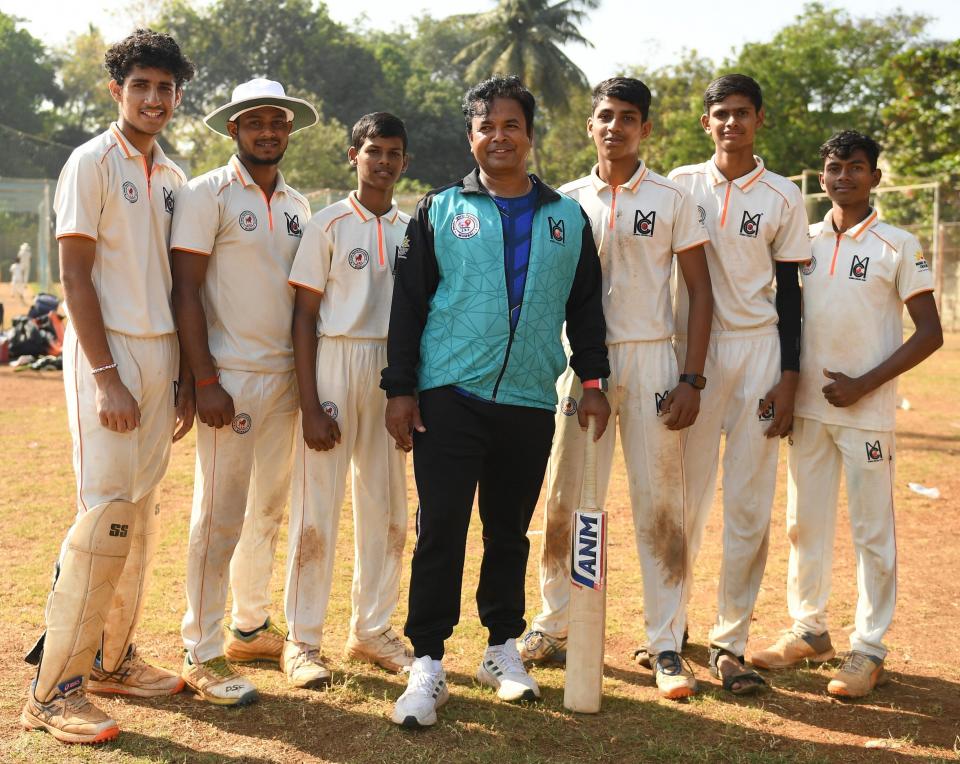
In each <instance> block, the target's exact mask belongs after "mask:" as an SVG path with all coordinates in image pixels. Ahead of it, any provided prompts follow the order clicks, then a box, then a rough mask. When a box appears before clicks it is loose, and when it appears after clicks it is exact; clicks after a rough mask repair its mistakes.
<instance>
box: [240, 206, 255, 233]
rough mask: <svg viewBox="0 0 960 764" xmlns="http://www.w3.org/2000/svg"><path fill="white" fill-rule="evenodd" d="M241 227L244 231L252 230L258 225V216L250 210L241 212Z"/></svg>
mask: <svg viewBox="0 0 960 764" xmlns="http://www.w3.org/2000/svg"><path fill="white" fill-rule="evenodd" d="M240 227H241V228H242V229H243V230H244V231H252V230H253V229H254V228H256V227H257V216H256V215H254V214H253V213H252V212H250V210H244V211H243V212H241V213H240Z"/></svg>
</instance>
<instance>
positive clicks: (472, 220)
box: [450, 212, 480, 239]
mask: <svg viewBox="0 0 960 764" xmlns="http://www.w3.org/2000/svg"><path fill="white" fill-rule="evenodd" d="M450 230H452V231H453V235H454V236H456V237H457V238H458V239H472V238H473V237H474V236H476V235H477V234H478V233H480V218H478V217H477V216H476V215H474V214H473V213H472V212H461V213H460V214H459V215H454V216H453V222H452V223H451V224H450Z"/></svg>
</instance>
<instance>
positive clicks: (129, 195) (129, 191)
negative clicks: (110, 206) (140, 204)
mask: <svg viewBox="0 0 960 764" xmlns="http://www.w3.org/2000/svg"><path fill="white" fill-rule="evenodd" d="M123 198H124V199H126V200H127V201H128V202H130V204H133V203H134V202H135V201H137V199H139V198H140V192H139V191H137V187H136V186H135V185H133V183H131V182H130V181H129V180H127V181H124V184H123Z"/></svg>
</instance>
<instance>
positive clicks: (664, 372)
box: [531, 162, 707, 653]
mask: <svg viewBox="0 0 960 764" xmlns="http://www.w3.org/2000/svg"><path fill="white" fill-rule="evenodd" d="M597 170H598V168H597V167H596V166H595V167H594V168H593V171H592V172H591V174H590V175H588V176H586V177H584V178H580V179H579V180H575V181H573V182H571V183H568V184H566V185H565V186H562V187H561V188H560V191H562V192H563V193H565V194H567V195H568V196H570V197H572V198H573V199H576V200H577V201H578V202H579V203H580V205H581V206H582V207H583V209H584V211H585V212H586V213H587V215H588V217H589V218H590V223H591V226H592V228H593V233H594V237H595V239H596V241H597V250H598V252H599V254H600V264H601V268H602V273H603V313H604V317H605V318H606V322H607V345H608V346H609V351H610V368H611V376H610V380H609V384H610V389H609V392H608V394H607V397H608V399H609V402H610V408H611V412H612V414H613V416H614V417H619V422H620V437H621V439H622V441H623V451H624V457H625V459H626V463H627V474H628V476H629V480H630V498H631V504H632V507H633V519H634V533H635V536H636V543H637V551H638V553H639V555H640V566H641V569H642V571H643V581H644V587H643V594H644V607H643V612H644V619H645V621H646V627H647V636H648V639H649V643H650V645H651V650H652V651H653V652H656V653H659V652H661V651H663V650H679V649H680V641H681V639H682V636H683V623H682V618H679V617H678V616H680V615H681V602H682V597H683V587H684V584H685V581H686V565H687V555H686V550H685V543H684V530H683V522H684V509H683V505H684V500H683V478H682V475H683V455H682V446H681V437H680V433H679V432H673V431H670V430H668V429H667V428H666V427H665V426H664V424H663V420H662V419H661V418H660V414H659V404H660V401H661V400H662V399H663V398H664V397H665V396H666V395H667V393H668V392H669V391H670V390H671V389H673V387H674V386H675V385H676V384H677V378H678V369H677V358H676V354H675V352H674V348H673V344H672V341H671V338H672V336H673V332H674V327H673V307H672V301H671V296H670V273H671V270H672V267H673V258H674V253H675V252H678V253H682V252H684V251H686V250H689V249H692V248H694V247H697V246H699V245H702V244H705V243H706V241H707V233H706V229H705V228H704V227H703V225H702V223H701V222H700V221H699V220H698V217H697V207H696V204H695V203H694V201H693V199H692V198H691V196H690V195H689V194H688V193H687V192H685V191H683V190H682V189H681V188H680V187H679V186H678V185H677V184H676V183H673V182H672V181H669V180H667V179H666V178H664V177H662V176H660V175H657V174H656V173H654V172H652V171H651V170H650V169H649V168H647V167H646V165H644V163H643V162H641V163H640V166H639V167H638V168H637V171H636V172H635V173H634V175H633V177H632V178H630V180H628V181H627V182H626V183H625V184H623V185H621V186H616V187H611V186H609V185H608V184H607V183H605V182H604V181H603V180H601V178H600V176H599V175H598V174H597ZM557 393H558V396H559V398H560V406H559V411H558V414H557V418H556V432H557V435H556V437H555V438H554V440H553V450H552V452H551V454H550V461H549V463H548V466H547V488H546V497H547V499H546V506H545V511H544V535H543V547H542V557H541V562H540V588H541V594H542V596H543V612H541V613H540V615H538V616H537V617H536V618H535V619H534V622H533V625H532V627H531V628H533V629H535V630H538V631H545V632H547V633H549V634H554V635H561V634H565V633H566V631H567V612H566V608H567V603H568V601H569V595H570V583H569V568H570V521H571V517H572V513H573V512H574V510H576V508H577V506H579V503H580V491H581V484H582V482H583V448H584V438H585V437H586V436H585V434H584V433H583V432H581V430H580V427H579V424H578V422H577V418H576V411H577V401H578V400H579V399H580V397H581V395H582V388H581V386H580V380H579V379H577V376H576V375H575V374H574V373H573V372H572V370H570V369H568V370H567V371H566V372H564V374H563V375H562V376H561V377H560V379H559V381H558V383H557ZM612 421H613V420H611V422H612ZM615 442H616V428H615V427H612V426H611V427H609V428H608V430H607V432H606V434H604V436H603V438H601V440H600V442H599V444H598V453H599V463H598V474H599V478H600V481H599V493H600V504H601V506H602V505H603V501H604V499H605V497H606V492H607V486H608V482H609V478H610V468H611V465H612V462H613V451H614V445H615Z"/></svg>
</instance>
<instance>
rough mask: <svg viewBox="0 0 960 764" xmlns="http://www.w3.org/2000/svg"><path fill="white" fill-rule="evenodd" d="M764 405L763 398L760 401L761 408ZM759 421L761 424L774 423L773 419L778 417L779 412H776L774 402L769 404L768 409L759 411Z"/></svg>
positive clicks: (759, 409)
mask: <svg viewBox="0 0 960 764" xmlns="http://www.w3.org/2000/svg"><path fill="white" fill-rule="evenodd" d="M762 405H763V398H761V399H760V406H762ZM757 411H758V413H757V419H759V420H760V421H761V422H772V421H773V418H774V417H775V416H776V415H777V412H776V411H775V410H774V406H773V402H772V401H771V402H770V403H768V404H767V407H766V408H765V409H764V408H759V407H758V409H757Z"/></svg>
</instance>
